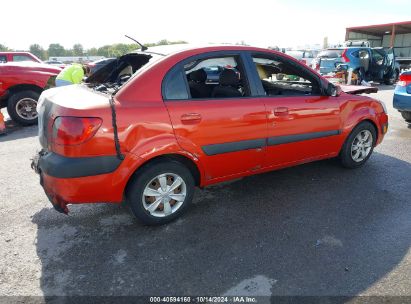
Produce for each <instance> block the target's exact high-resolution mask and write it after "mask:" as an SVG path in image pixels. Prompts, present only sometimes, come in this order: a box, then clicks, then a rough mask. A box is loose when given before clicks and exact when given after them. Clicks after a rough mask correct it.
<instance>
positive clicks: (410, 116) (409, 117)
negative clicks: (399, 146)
mask: <svg viewBox="0 0 411 304" xmlns="http://www.w3.org/2000/svg"><path fill="white" fill-rule="evenodd" d="M401 115H402V117H403V118H404V119H405V121H406V122H408V123H411V112H401Z"/></svg>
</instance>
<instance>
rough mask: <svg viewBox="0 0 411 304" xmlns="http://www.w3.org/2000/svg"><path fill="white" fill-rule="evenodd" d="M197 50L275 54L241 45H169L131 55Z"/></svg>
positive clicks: (138, 51)
mask: <svg viewBox="0 0 411 304" xmlns="http://www.w3.org/2000/svg"><path fill="white" fill-rule="evenodd" d="M192 50H198V51H201V52H207V51H229V50H249V51H250V50H251V51H252V50H254V51H265V52H276V51H273V50H270V49H264V48H258V47H252V46H243V45H231V44H202V45H195V44H188V43H187V44H170V45H160V46H154V47H149V48H147V50H145V51H141V50H136V51H133V53H144V54H150V53H151V54H157V55H163V56H167V55H172V54H177V53H181V52H184V51H192Z"/></svg>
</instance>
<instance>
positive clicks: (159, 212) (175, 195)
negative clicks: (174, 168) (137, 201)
mask: <svg viewBox="0 0 411 304" xmlns="http://www.w3.org/2000/svg"><path fill="white" fill-rule="evenodd" d="M186 196H187V186H186V183H185V182H184V180H183V179H182V178H181V177H180V176H179V175H177V174H174V173H164V174H160V175H158V176H156V177H155V178H153V179H152V180H151V181H150V182H149V183H147V185H146V187H145V188H144V192H143V197H142V202H143V206H144V209H146V210H147V211H148V212H149V213H150V214H151V215H152V216H154V217H166V216H169V215H171V214H173V213H175V212H176V211H177V210H178V209H180V207H181V206H182V205H183V203H184V200H185V198H186Z"/></svg>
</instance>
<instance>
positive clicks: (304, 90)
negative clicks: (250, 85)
mask: <svg viewBox="0 0 411 304" xmlns="http://www.w3.org/2000/svg"><path fill="white" fill-rule="evenodd" d="M249 62H250V65H252V66H254V70H255V73H254V76H255V79H256V82H257V86H258V88H259V89H258V90H259V95H260V96H261V100H263V101H264V104H265V106H266V109H267V128H268V135H267V153H266V158H265V160H264V166H265V167H273V166H274V167H275V166H282V165H286V164H291V163H294V162H303V161H308V160H312V159H316V158H321V157H325V156H327V155H330V154H335V153H336V152H338V150H339V148H340V147H341V136H339V134H340V128H341V126H340V125H341V124H340V116H339V114H340V108H339V103H338V101H337V98H336V97H330V96H324V94H322V91H323V90H322V89H321V83H320V78H319V76H318V75H316V74H314V73H313V72H311V71H310V70H309V69H307V68H306V67H305V66H304V65H302V64H300V63H298V62H296V61H294V60H291V59H288V58H286V57H285V56H282V55H279V54H277V55H273V54H265V53H257V54H250V57H249ZM278 75H282V76H281V77H278ZM277 77H278V79H277Z"/></svg>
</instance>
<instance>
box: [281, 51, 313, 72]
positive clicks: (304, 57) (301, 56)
mask: <svg viewBox="0 0 411 304" xmlns="http://www.w3.org/2000/svg"><path fill="white" fill-rule="evenodd" d="M319 52H320V51H319V50H290V51H285V53H286V54H287V55H289V56H291V57H294V58H295V59H297V60H298V61H301V62H303V63H304V64H306V65H308V66H309V67H312V68H315V65H316V60H315V58H316V57H317V54H318V53H319Z"/></svg>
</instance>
